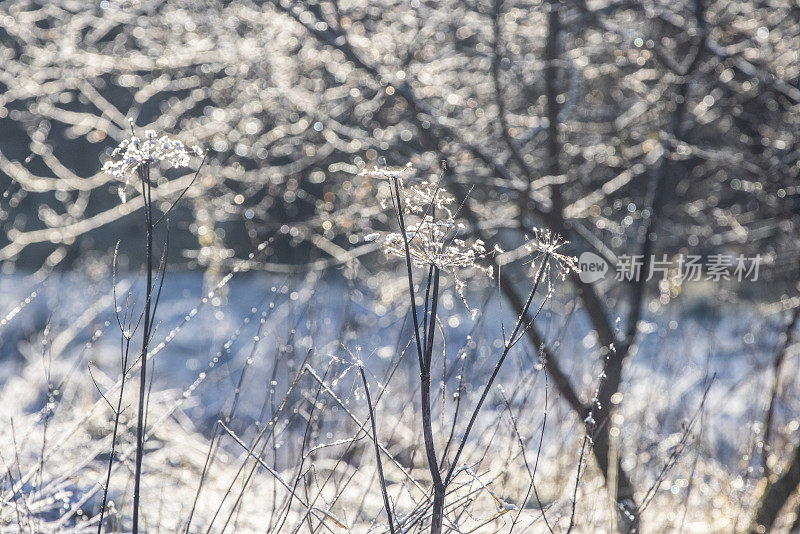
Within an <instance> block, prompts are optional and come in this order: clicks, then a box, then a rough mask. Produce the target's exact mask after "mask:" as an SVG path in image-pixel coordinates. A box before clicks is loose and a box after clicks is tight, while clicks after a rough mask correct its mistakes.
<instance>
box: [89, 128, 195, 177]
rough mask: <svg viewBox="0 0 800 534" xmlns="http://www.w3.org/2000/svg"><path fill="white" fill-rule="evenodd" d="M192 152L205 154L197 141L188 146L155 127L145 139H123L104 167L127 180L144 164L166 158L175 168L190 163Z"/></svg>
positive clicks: (151, 163)
mask: <svg viewBox="0 0 800 534" xmlns="http://www.w3.org/2000/svg"><path fill="white" fill-rule="evenodd" d="M192 156H199V157H202V156H203V149H202V148H200V147H199V146H196V145H195V146H192V147H190V148H187V147H185V146H184V145H183V143H182V142H181V141H178V140H176V139H170V138H169V137H167V136H166V135H163V136H161V137H157V134H156V132H155V131H153V130H147V131H146V132H145V138H144V139H139V138H138V137H137V136H135V135H132V136H131V138H130V139H123V140H122V141H121V142H120V144H119V145H118V146H117V148H115V149H114V151H113V152H112V153H111V159H110V160H109V161H107V162H106V163H105V165H103V171H104V172H105V173H106V174H110V175H111V176H113V177H115V178H117V179H119V180H122V181H127V179H128V178H129V177H130V176H132V175H133V173H134V172H136V170H137V169H139V167H141V166H144V165H155V164H157V163H160V162H166V163H168V164H169V165H170V166H172V167H174V168H180V167H188V166H189V163H190V161H191V158H192Z"/></svg>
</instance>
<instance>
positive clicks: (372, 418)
mask: <svg viewBox="0 0 800 534" xmlns="http://www.w3.org/2000/svg"><path fill="white" fill-rule="evenodd" d="M358 370H359V372H360V373H361V381H362V382H363V383H364V393H365V394H366V396H367V406H368V407H369V419H370V421H371V422H372V443H373V444H374V445H375V461H376V462H377V464H378V478H379V479H380V482H381V492H382V493H383V505H384V506H385V507H386V518H387V519H388V521H389V532H391V534H394V522H393V521H392V505H391V503H390V502H389V494H388V493H387V492H386V478H385V477H384V476H383V463H382V462H381V449H380V447H379V446H378V429H377V425H376V424H375V411H374V410H373V408H372V398H371V397H370V395H369V385H368V384H367V377H366V375H365V374H364V368H363V367H361V366H359V368H358Z"/></svg>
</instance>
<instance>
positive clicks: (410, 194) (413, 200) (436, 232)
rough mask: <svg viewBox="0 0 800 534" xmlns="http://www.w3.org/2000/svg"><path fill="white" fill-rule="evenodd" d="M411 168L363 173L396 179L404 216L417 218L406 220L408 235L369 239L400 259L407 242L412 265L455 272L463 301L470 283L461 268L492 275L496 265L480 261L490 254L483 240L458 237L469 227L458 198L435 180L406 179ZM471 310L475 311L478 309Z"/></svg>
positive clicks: (450, 272) (397, 233)
mask: <svg viewBox="0 0 800 534" xmlns="http://www.w3.org/2000/svg"><path fill="white" fill-rule="evenodd" d="M410 169H411V167H410V165H408V166H406V167H404V168H403V169H401V170H398V171H392V170H387V169H378V168H376V169H374V170H371V171H366V172H362V175H369V176H373V177H383V178H389V179H390V180H393V184H392V185H393V186H394V187H395V188H396V190H395V191H396V194H397V195H398V196H399V198H400V206H399V207H398V206H395V207H396V208H399V209H400V210H401V211H402V213H401V214H400V215H401V216H402V215H403V214H405V215H411V216H412V217H413V218H414V219H416V221H414V222H411V223H406V226H405V236H403V234H402V233H401V232H393V233H388V234H385V235H381V234H380V233H377V232H376V233H371V234H369V235H367V236H366V239H368V240H370V241H376V242H378V243H380V244H381V245H382V247H383V251H384V253H385V254H386V255H387V256H395V257H399V258H405V257H406V244H407V247H408V250H407V251H408V256H409V258H410V260H411V263H412V265H414V266H415V267H429V266H435V267H438V268H439V270H440V271H442V272H445V273H449V274H452V275H453V278H454V280H455V286H456V290H457V291H458V294H459V295H460V296H461V298H462V300H463V299H464V298H465V291H466V283H465V282H464V281H463V280H462V278H461V277H460V276H459V272H460V271H461V270H464V269H470V270H476V271H478V272H481V273H483V274H486V275H487V276H489V277H492V268H491V267H487V266H483V265H481V264H480V260H481V259H482V258H483V257H484V256H486V254H487V252H486V247H485V245H484V243H483V241H481V240H480V239H476V240H473V241H471V242H467V240H465V239H461V238H459V237H458V235H459V233H461V232H463V231H464V229H465V227H464V225H463V224H461V223H457V222H456V221H455V220H454V213H453V211H452V210H451V208H450V205H451V204H452V203H453V202H454V201H455V197H453V196H452V195H451V194H450V193H448V192H447V191H445V190H444V189H442V188H441V187H439V185H438V184H435V183H432V182H427V181H422V182H417V183H410V184H406V183H405V182H406V180H405V179H404V178H408V177H409V176H408V175H409V174H410ZM394 202H396V199H395V200H394ZM386 204H388V202H384V207H385V206H386ZM406 242H407V243H406ZM465 304H466V301H465ZM467 308H468V309H469V306H467ZM470 312H471V313H473V314H474V312H475V310H470Z"/></svg>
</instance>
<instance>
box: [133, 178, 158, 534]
mask: <svg viewBox="0 0 800 534" xmlns="http://www.w3.org/2000/svg"><path fill="white" fill-rule="evenodd" d="M149 175H150V169H149V166H147V165H145V167H144V168H141V167H140V168H139V177H140V178H141V181H142V197H143V198H144V202H145V210H144V212H145V223H146V226H147V228H146V230H147V237H146V240H147V260H146V261H147V265H146V267H145V268H146V269H147V285H146V286H145V287H146V298H145V305H144V328H143V331H142V354H141V362H140V364H141V366H142V367H141V370H140V374H139V411H138V415H137V420H136V466H135V471H134V478H133V525H132V529H131V530H132V532H133V534H138V532H139V507H140V493H139V492H140V486H141V478H142V459H143V457H144V411H145V402H144V400H145V397H146V394H147V350H148V346H149V344H150V320H151V317H150V297H151V294H152V290H153V205H152V199H151V196H150V176H149Z"/></svg>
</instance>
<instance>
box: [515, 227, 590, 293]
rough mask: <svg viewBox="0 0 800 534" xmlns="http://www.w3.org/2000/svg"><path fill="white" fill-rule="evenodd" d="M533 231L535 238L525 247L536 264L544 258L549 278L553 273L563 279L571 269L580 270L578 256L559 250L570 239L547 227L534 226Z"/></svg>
mask: <svg viewBox="0 0 800 534" xmlns="http://www.w3.org/2000/svg"><path fill="white" fill-rule="evenodd" d="M532 233H533V238H532V239H531V240H530V241H529V242H528V243H527V244H526V245H525V247H526V249H527V250H528V253H530V254H531V255H532V256H533V259H532V262H533V263H534V264H535V263H536V262H537V261H538V260H539V259H544V261H545V264H544V265H543V266H542V268H544V269H545V275H546V276H547V279H548V280H549V279H550V275H551V274H555V276H556V277H557V278H560V279H561V280H562V281H563V280H564V279H565V278H566V276H567V274H569V273H570V271H572V272H576V273H577V272H580V269H578V258H576V257H575V256H567V255H566V254H562V253H560V252H559V250H560V249H561V247H563V246H564V245H566V244H567V243H569V242H568V241H564V240H563V239H561V236H560V235H558V234H553V233H552V232H550V231H549V230H546V229H541V228H533V230H532ZM553 269H555V273H552V270H553Z"/></svg>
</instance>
